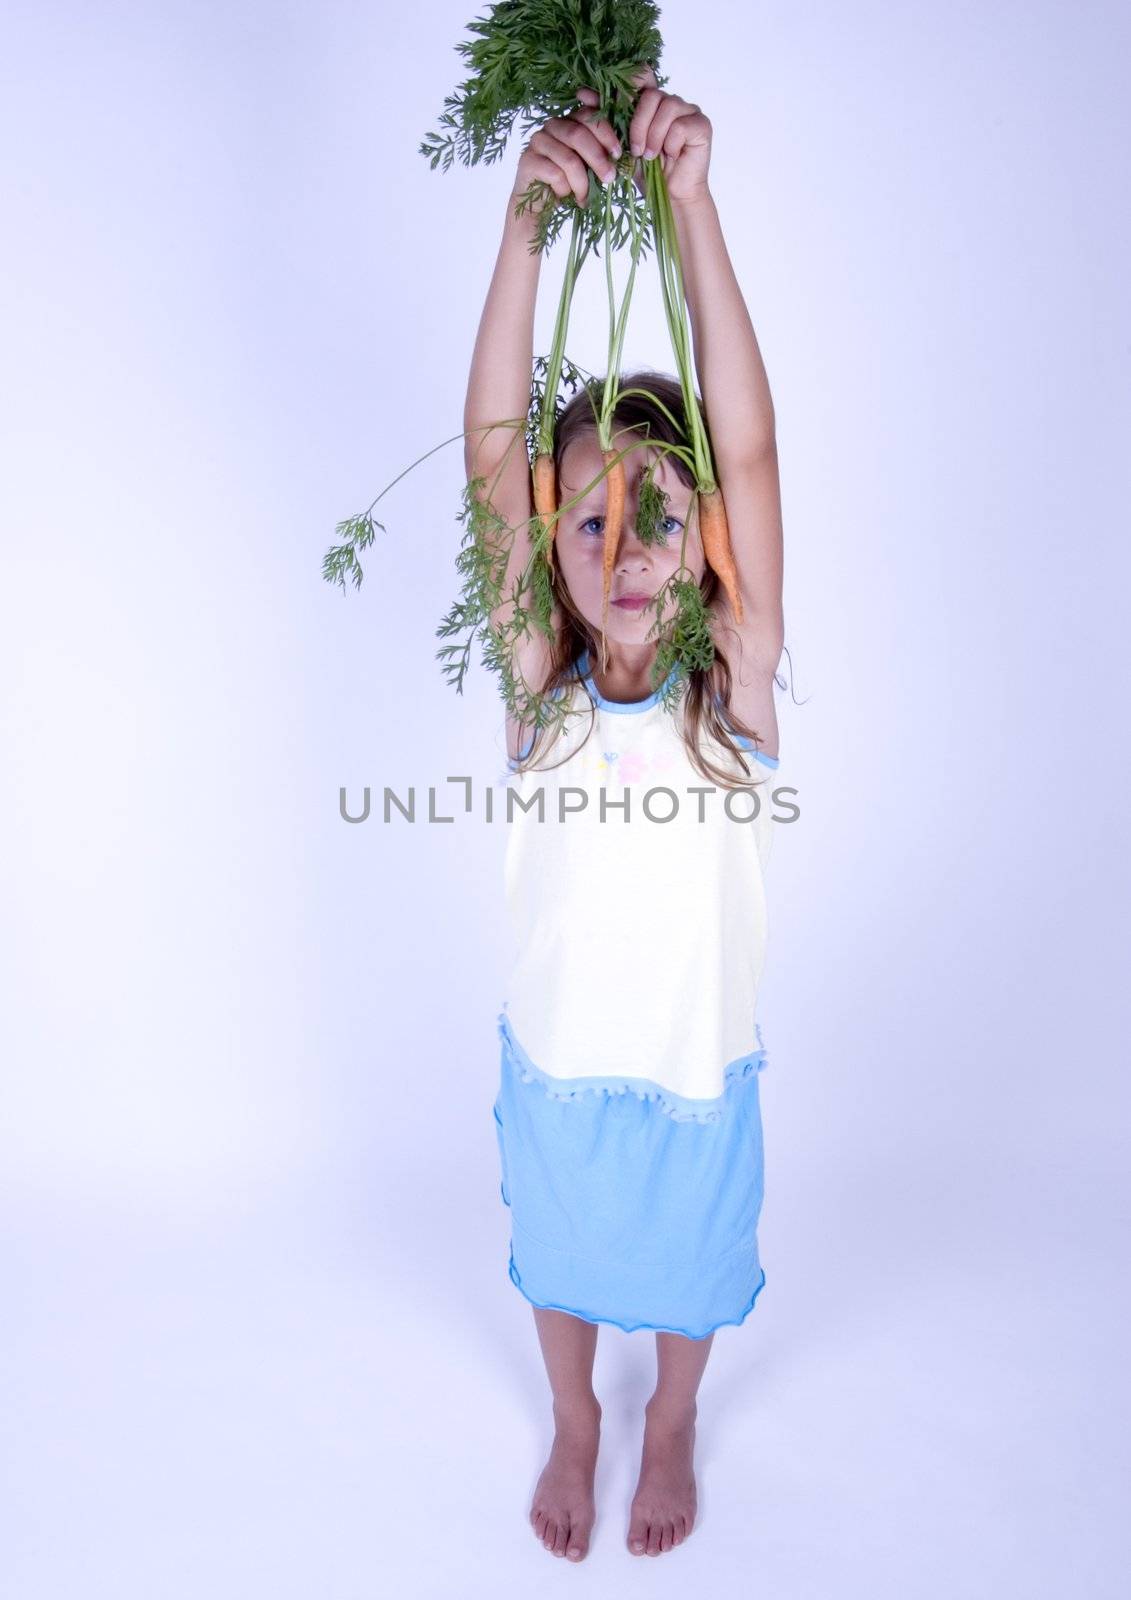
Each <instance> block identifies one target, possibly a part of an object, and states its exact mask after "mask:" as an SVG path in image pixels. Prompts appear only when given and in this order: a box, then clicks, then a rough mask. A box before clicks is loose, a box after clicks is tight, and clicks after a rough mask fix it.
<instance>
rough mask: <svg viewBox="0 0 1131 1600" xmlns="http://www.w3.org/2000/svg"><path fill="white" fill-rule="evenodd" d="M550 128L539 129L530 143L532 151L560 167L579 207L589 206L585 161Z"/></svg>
mask: <svg viewBox="0 0 1131 1600" xmlns="http://www.w3.org/2000/svg"><path fill="white" fill-rule="evenodd" d="M565 126H567V127H568V126H570V124H568V123H567V124H565ZM573 126H574V127H575V128H576V127H577V124H576V123H574V124H573ZM548 128H549V124H547V127H545V128H539V130H538V132H537V133H536V134H535V135H534V137H533V138H532V139H531V141H530V146H531V149H533V150H536V151H537V152H538V154H539V155H540V156H546V157H547V158H548V159H549V160H550V161H553V162H554V163H555V164H556V165H557V166H558V167H560V168H561V170H562V172H563V173H564V174H565V177H566V180H567V182H568V185H569V187H570V188H571V189H572V190H573V193H574V195H575V197H576V199H577V203H578V205H579V206H584V205H587V204H588V202H589V174H588V172H587V171H586V168H585V163H584V161H582V159H581V157H580V155H578V153H577V151H576V150H575V149H574V147H573V146H572V144H569V143H567V142H566V141H565V140H564V139H558V138H556V137H555V136H554V135H553V134H552V133H550V132H549V131H548ZM577 131H578V132H579V133H584V131H585V130H584V129H583V128H577ZM594 143H596V140H594ZM557 192H558V191H557V189H555V190H554V193H555V194H557Z"/></svg>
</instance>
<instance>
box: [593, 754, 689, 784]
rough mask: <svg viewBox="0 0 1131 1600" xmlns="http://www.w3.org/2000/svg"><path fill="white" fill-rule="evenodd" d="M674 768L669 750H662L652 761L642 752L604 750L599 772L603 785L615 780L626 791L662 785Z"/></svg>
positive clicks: (598, 765) (599, 763) (598, 768)
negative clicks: (631, 787)
mask: <svg viewBox="0 0 1131 1600" xmlns="http://www.w3.org/2000/svg"><path fill="white" fill-rule="evenodd" d="M674 767H675V763H674V761H673V760H672V756H671V752H670V751H668V750H661V751H660V752H658V753H657V755H655V756H653V757H652V758H651V760H649V758H648V757H647V756H646V755H644V753H643V752H642V751H640V750H626V751H624V752H623V753H622V752H621V751H619V750H603V751H602V752H601V759H600V761H599V762H598V763H597V772H598V775H599V776H600V779H601V782H602V784H605V783H607V782H608V780H609V779H610V778H613V779H615V781H616V783H617V784H618V785H619V787H620V788H622V789H624V788H627V787H628V786H629V785H635V784H641V783H662V782H663V781H664V779H665V777H666V776H667V775H669V774H671V773H672V772H673V771H674Z"/></svg>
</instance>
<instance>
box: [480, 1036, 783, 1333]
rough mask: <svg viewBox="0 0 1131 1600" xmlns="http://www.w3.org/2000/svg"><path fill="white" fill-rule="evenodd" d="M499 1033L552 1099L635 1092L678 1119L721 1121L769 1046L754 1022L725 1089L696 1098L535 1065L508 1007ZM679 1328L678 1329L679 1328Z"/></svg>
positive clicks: (649, 1084) (633, 1081)
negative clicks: (752, 1045)
mask: <svg viewBox="0 0 1131 1600" xmlns="http://www.w3.org/2000/svg"><path fill="white" fill-rule="evenodd" d="M498 1028H499V1037H500V1039H501V1040H502V1042H503V1044H504V1046H505V1047H506V1049H507V1050H508V1051H509V1053H510V1056H511V1059H512V1061H513V1062H514V1064H515V1066H516V1068H517V1069H518V1073H519V1076H520V1077H521V1079H522V1081H523V1083H537V1084H540V1085H541V1086H542V1088H543V1089H544V1090H545V1092H546V1094H547V1095H548V1096H549V1097H550V1099H552V1100H576V1099H577V1098H578V1097H579V1096H580V1095H585V1094H597V1095H611V1094H634V1095H636V1097H637V1098H638V1099H639V1100H653V1101H655V1102H656V1104H657V1105H658V1106H659V1108H660V1110H661V1111H663V1112H665V1113H666V1114H667V1115H668V1116H669V1117H671V1118H672V1120H673V1121H675V1122H718V1121H720V1119H721V1118H722V1116H723V1110H724V1101H725V1098H726V1093H727V1090H728V1089H729V1088H730V1087H731V1086H732V1084H736V1083H742V1082H743V1081H744V1080H746V1079H748V1078H752V1077H754V1076H755V1074H756V1073H759V1072H761V1071H763V1069H764V1068H765V1066H766V1059H767V1057H766V1046H765V1042H764V1041H763V1038H762V1029H761V1026H760V1024H759V1023H757V1022H755V1024H754V1035H755V1037H756V1039H757V1040H758V1047H757V1049H755V1050H751V1051H750V1052H749V1053H748V1054H747V1055H744V1056H739V1057H738V1058H737V1059H736V1060H734V1061H731V1062H729V1063H728V1065H727V1067H726V1068H725V1070H724V1072H723V1092H722V1094H720V1095H716V1096H715V1097H713V1098H711V1099H696V1098H693V1097H691V1096H688V1095H682V1094H677V1093H676V1092H675V1090H674V1089H665V1088H664V1087H663V1086H662V1085H661V1084H658V1083H656V1082H655V1081H654V1080H653V1079H652V1078H634V1077H628V1076H624V1077H599V1076H598V1077H584V1078H580V1077H579V1078H555V1077H552V1076H551V1075H550V1073H548V1072H544V1071H543V1070H542V1068H541V1067H538V1066H535V1064H534V1062H533V1061H531V1059H530V1057H529V1056H528V1055H527V1053H526V1051H525V1050H524V1049H523V1048H522V1046H521V1045H520V1044H519V1042H518V1040H517V1039H516V1038H515V1035H514V1030H513V1029H512V1027H511V1023H510V1018H509V1017H508V1016H507V1013H506V1007H505V1005H504V1008H503V1010H502V1011H500V1012H499V1018H498ZM676 1331H679V1330H676Z"/></svg>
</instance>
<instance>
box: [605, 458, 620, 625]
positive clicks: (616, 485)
mask: <svg viewBox="0 0 1131 1600" xmlns="http://www.w3.org/2000/svg"><path fill="white" fill-rule="evenodd" d="M617 455H618V452H617V451H616V450H602V451H601V459H602V461H603V462H604V463H605V465H606V466H607V467H608V468H609V472H608V476H607V477H606V478H605V486H606V502H605V552H604V554H605V561H604V572H603V576H602V583H603V589H602V594H601V628H602V630H605V629H606V628H607V627H608V621H609V590H610V588H611V587H612V581H613V565H614V563H615V561H616V558H617V545H618V544H619V543H620V534H621V527H622V525H623V523H624V461H623V459H622V460H620V461H618V460H617Z"/></svg>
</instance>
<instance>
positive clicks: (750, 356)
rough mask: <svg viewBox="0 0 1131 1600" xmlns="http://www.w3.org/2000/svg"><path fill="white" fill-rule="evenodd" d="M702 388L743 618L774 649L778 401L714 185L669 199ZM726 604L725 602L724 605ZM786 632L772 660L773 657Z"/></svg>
mask: <svg viewBox="0 0 1131 1600" xmlns="http://www.w3.org/2000/svg"><path fill="white" fill-rule="evenodd" d="M672 213H673V215H674V217H675V225H676V237H677V239H678V242H679V255H680V266H681V269H682V272H683V288H684V295H685V297H686V300H687V311H688V317H689V319H690V322H691V335H692V340H693V344H694V350H695V370H696V374H697V376H698V379H699V391H700V393H701V395H702V397H703V407H704V410H705V411H706V413H707V418H708V423H709V433H710V439H711V453H712V455H713V457H714V463H715V476H716V478H717V479H718V481H719V485H720V487H721V488H722V491H723V502H724V504H725V506H726V512H727V524H728V527H729V530H730V542H731V549H732V551H733V554H734V560H735V565H736V567H737V568H738V582H739V592H740V593H741V595H742V607H743V612H744V613H745V617H744V620H745V622H746V624H747V625H748V626H749V625H753V627H754V628H755V629H756V632H757V636H758V638H759V640H760V642H761V644H762V645H763V647H764V648H765V649H766V650H767V652H768V654H771V655H774V640H775V639H779V636H780V635H781V634H782V632H783V629H782V622H781V610H782V564H783V557H782V514H781V484H780V480H779V476H778V450H777V436H776V433H775V419H774V403H773V399H772V398H771V395H770V385H769V380H768V379H767V377H766V368H765V366H764V365H763V362H762V352H761V350H760V349H759V348H758V338H757V335H756V334H755V332H754V325H753V323H752V322H751V320H750V313H749V311H748V310H747V308H746V301H745V300H744V299H743V297H742V290H741V289H740V288H739V286H738V279H737V278H736V277H735V273H734V267H733V266H732V265H731V259H730V254H729V252H728V250H727V247H726V240H725V239H724V238H723V230H722V225H721V223H720V221H719V213H718V208H717V207H716V205H715V200H714V196H713V195H712V194H711V193H710V191H709V190H705V191H704V192H703V193H702V194H700V195H697V196H695V197H693V198H690V199H686V200H677V199H675V197H674V196H673V198H672ZM728 609H729V608H728ZM780 653H781V650H780V641H779V643H778V647H777V652H776V655H775V658H774V661H773V666H772V668H771V670H773V668H776V666H777V658H778V657H779V656H780Z"/></svg>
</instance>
